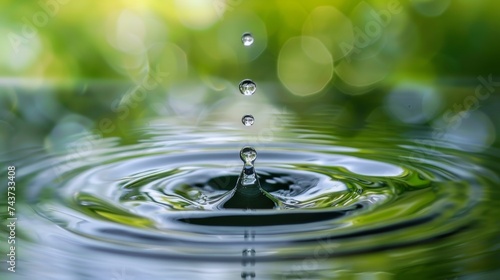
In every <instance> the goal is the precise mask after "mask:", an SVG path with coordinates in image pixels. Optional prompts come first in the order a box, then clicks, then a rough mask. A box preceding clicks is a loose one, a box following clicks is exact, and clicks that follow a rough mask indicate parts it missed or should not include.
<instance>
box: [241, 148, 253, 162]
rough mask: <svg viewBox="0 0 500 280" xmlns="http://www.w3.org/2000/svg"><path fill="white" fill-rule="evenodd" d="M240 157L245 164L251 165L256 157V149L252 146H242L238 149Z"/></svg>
mask: <svg viewBox="0 0 500 280" xmlns="http://www.w3.org/2000/svg"><path fill="white" fill-rule="evenodd" d="M240 158H241V160H242V161H243V162H245V164H249V165H253V163H254V162H255V159H256V158H257V151H255V149H254V148H252V147H248V146H247V147H243V149H241V151H240Z"/></svg>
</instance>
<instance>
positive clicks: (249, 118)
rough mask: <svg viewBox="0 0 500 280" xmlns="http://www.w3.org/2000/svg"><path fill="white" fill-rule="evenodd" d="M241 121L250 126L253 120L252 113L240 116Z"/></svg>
mask: <svg viewBox="0 0 500 280" xmlns="http://www.w3.org/2000/svg"><path fill="white" fill-rule="evenodd" d="M241 122H242V123H243V124H244V125H245V126H251V125H253V123H254V122H255V119H254V118H253V116H252V115H244V116H243V118H241Z"/></svg>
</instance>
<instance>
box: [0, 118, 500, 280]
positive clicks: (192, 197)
mask: <svg viewBox="0 0 500 280" xmlns="http://www.w3.org/2000/svg"><path fill="white" fill-rule="evenodd" d="M328 125H329V124H328ZM325 127H326V126H325ZM328 127H329V128H331V127H330V126H328ZM300 128H301V127H300ZM217 129H218V130H217V131H216V132H217V133H216V134H214V128H213V127H209V128H207V127H203V130H200V129H193V128H186V127H182V126H179V125H177V126H176V125H175V123H173V124H172V123H165V121H164V120H161V121H158V122H156V123H154V122H153V123H151V124H150V126H148V127H144V128H143V129H142V130H140V133H141V135H145V136H141V137H143V138H142V139H143V140H142V141H141V142H139V143H136V144H130V145H124V146H119V143H118V140H117V141H116V142H113V141H110V140H111V139H97V140H95V141H93V142H92V144H93V146H94V147H99V149H93V150H92V153H91V154H89V156H88V157H87V156H86V157H85V158H80V159H75V160H73V161H71V163H68V162H67V161H65V160H64V159H65V157H61V156H59V155H58V156H57V157H50V158H47V157H44V156H43V155H42V156H40V157H34V158H32V160H33V163H32V164H29V165H28V164H23V166H24V167H23V169H24V170H26V171H25V172H26V173H25V176H22V178H21V177H20V179H19V180H22V181H20V184H21V183H22V184H23V185H27V186H30V190H31V191H30V192H28V193H27V194H26V195H27V196H28V198H27V199H28V201H27V202H28V203H29V204H30V205H31V207H32V208H33V209H34V210H35V212H33V211H31V210H30V211H28V212H26V214H25V215H24V216H21V217H22V218H25V219H30V220H29V222H30V224H29V225H26V226H25V225H23V224H20V225H19V226H20V227H21V226H23V227H24V228H23V229H25V230H26V231H23V232H25V233H26V234H30V236H29V237H33V239H32V240H40V241H39V244H32V243H29V241H28V240H23V242H22V243H24V244H26V245H24V249H25V252H28V251H29V250H28V249H31V248H27V246H30V245H38V246H40V247H39V248H38V249H37V251H36V252H39V251H40V252H48V253H50V257H51V258H52V257H59V258H61V257H62V256H66V255H69V256H70V257H73V255H72V254H74V256H79V255H83V254H85V253H88V254H90V253H92V254H93V255H94V257H93V258H92V261H89V262H88V263H83V264H81V269H82V270H84V271H83V272H81V271H77V272H78V273H86V272H87V271H92V270H91V269H89V268H90V267H93V265H95V264H96V263H102V264H105V265H103V266H102V269H106V268H107V266H108V263H106V261H109V260H110V259H114V258H115V257H117V256H120V258H122V256H133V259H131V258H123V262H124V265H127V267H128V266H130V267H133V264H134V261H135V262H137V260H138V259H137V258H136V256H139V257H140V258H145V259H147V264H148V265H149V267H150V268H151V270H149V271H150V272H151V271H157V272H158V275H160V274H164V273H165V269H164V267H165V263H167V264H168V265H172V266H174V265H177V264H178V263H177V262H176V259H181V261H182V263H181V265H182V266H179V270H182V271H187V272H186V273H189V275H188V276H187V277H179V275H173V274H172V275H170V274H169V275H168V277H166V278H168V279H179V278H182V279H201V278H203V275H201V274H202V273H203V272H205V271H206V270H203V269H202V270H196V271H194V270H190V269H192V267H194V266H195V264H198V263H200V262H201V263H202V264H203V265H205V264H207V267H208V265H212V266H215V267H216V268H217V269H219V268H220V270H221V271H224V272H225V271H226V270H227V268H228V267H230V268H231V269H232V270H231V272H230V273H232V275H233V276H234V275H236V278H238V276H239V275H238V274H239V273H241V271H244V272H245V273H250V274H251V273H254V274H256V278H259V279H260V278H262V279H274V278H276V279H277V278H281V274H282V273H283V271H284V273H288V272H290V271H288V268H289V267H292V268H291V269H292V270H293V267H294V266H293V265H295V264H297V265H298V266H302V264H303V260H307V259H313V260H316V261H317V262H318V267H321V268H323V267H324V268H325V270H324V273H325V274H322V275H319V276H318V275H316V274H315V273H317V271H316V270H313V269H311V270H307V271H304V272H302V271H295V270H293V271H291V273H293V274H291V275H288V276H290V277H288V276H287V279H297V278H302V279H315V278H316V279H329V278H331V277H328V275H332V273H335V271H338V270H342V269H344V270H346V269H349V268H350V267H352V260H355V261H359V262H360V263H361V262H362V263H364V264H363V265H362V266H360V269H361V268H362V269H363V271H388V273H397V272H398V271H402V270H405V271H406V270H409V269H415V271H416V272H415V277H409V279H419V278H418V276H417V273H421V272H422V271H423V270H421V269H420V267H421V266H422V265H426V266H427V265H433V264H435V263H439V262H440V261H442V260H446V262H445V264H446V267H445V268H441V267H440V268H437V269H436V270H434V271H435V272H436V271H437V272H440V273H441V272H442V273H441V274H446V275H452V273H455V271H462V270H459V269H462V268H464V267H465V268H464V269H465V270H463V271H464V272H463V273H462V272H460V273H461V275H465V274H469V273H473V272H474V271H472V270H470V271H469V270H468V268H467V266H466V265H464V264H467V263H469V262H470V261H471V260H478V261H481V264H485V265H487V268H488V269H489V268H490V267H491V268H492V269H494V268H495V267H496V263H494V261H493V260H494V259H498V257H497V256H498V254H497V251H498V250H497V249H495V248H493V246H489V247H486V246H484V244H498V242H497V240H498V230H496V228H493V227H491V226H488V225H489V224H495V221H496V220H495V218H496V217H494V214H489V213H491V212H488V211H483V210H488V209H490V208H492V207H493V209H494V210H497V209H496V208H494V207H495V206H494V205H495V204H494V203H495V202H498V200H499V199H500V196H499V192H498V188H496V186H498V184H499V179H498V176H497V174H500V170H499V169H498V165H497V164H496V162H498V155H499V153H498V151H493V152H492V153H491V154H489V155H484V156H482V157H481V160H482V161H481V162H479V161H478V160H477V158H476V155H479V154H474V153H470V152H468V153H464V152H462V151H460V150H458V149H453V148H451V147H450V146H444V145H443V146H435V148H434V150H432V153H433V154H426V158H425V159H426V161H425V162H423V161H411V162H407V161H403V162H402V161H401V159H402V158H404V157H405V156H408V155H412V152H413V151H415V150H417V149H419V148H418V146H417V144H415V142H414V141H413V140H412V139H405V138H394V136H391V135H386V134H383V135H381V131H384V130H379V129H376V130H375V129H374V130H370V129H367V131H365V132H366V133H367V135H365V136H363V137H360V138H359V139H358V140H359V141H352V138H347V139H343V138H338V139H337V138H335V139H334V140H327V139H329V138H326V137H323V138H320V139H319V140H318V136H319V135H322V134H314V135H313V136H314V138H308V139H304V138H300V137H299V136H300V135H302V136H303V135H304V131H303V129H302V128H301V129H300V131H299V132H298V133H300V134H291V135H288V134H286V135H280V134H278V133H276V135H275V141H274V142H273V143H270V144H266V146H265V147H260V148H258V150H257V151H255V149H252V148H250V147H245V148H243V149H241V148H242V147H241V146H239V145H240V143H241V141H243V140H242V139H245V138H244V137H246V136H247V134H246V133H244V132H241V129H234V128H226V127H223V128H220V127H217ZM179 131H182V132H183V133H182V137H180V136H179ZM325 131H327V130H326V129H325ZM328 131H329V130H328ZM316 133H319V132H316ZM321 133H324V132H321ZM214 135H216V136H217V137H218V138H217V139H220V140H221V141H220V142H216V143H210V142H207V141H206V139H208V138H210V137H213V136H214ZM325 136H328V135H327V134H325ZM391 137H392V138H391ZM397 137H401V136H399V134H398V136H397ZM290 139H293V142H292V141H290ZM374 139H384V140H383V141H374ZM433 143H442V142H439V141H438V142H433ZM436 145H437V144H436ZM254 147H255V146H254ZM389 147H390V149H388V148H389ZM256 148H257V147H256ZM240 149H241V151H240ZM238 152H240V153H239V154H238ZM257 153H258V154H257ZM30 155H31V154H30ZM257 156H258V157H257ZM239 157H241V159H242V161H243V162H241V161H239ZM68 164H72V165H68ZM73 164H77V165H73ZM228 164H230V165H231V166H233V165H234V164H236V165H238V166H239V167H238V169H237V170H235V169H233V168H227V166H228ZM48 165H50V166H53V168H47V166H48ZM241 166H243V168H241ZM69 167H70V168H69ZM252 167H253V168H252ZM28 170H30V171H28ZM54 170H57V171H58V172H57V173H56V172H54ZM240 171H241V172H240ZM245 172H246V173H249V174H250V176H249V174H245ZM241 173H243V174H241ZM253 175H255V177H254V178H252V176H253ZM244 179H249V180H248V181H245V180H244ZM252 179H255V180H254V182H253V183H252V182H251V181H252ZM247 183H249V184H248V185H247ZM257 184H258V185H257ZM235 186H236V187H235ZM259 187H261V189H262V190H263V191H265V193H263V192H260V188H259ZM254 193H256V194H257V195H256V196H252V194H254ZM230 194H232V195H233V196H231V197H230V196H229V195H230ZM267 194H268V195H269V196H270V197H268V196H267ZM233 197H236V199H234V200H232V198H233ZM225 199H227V200H225ZM273 199H274V200H273ZM224 201H225V202H226V204H224ZM274 201H277V202H274ZM261 202H262V203H261ZM273 202H274V203H273ZM231 203H232V204H231ZM25 208H27V207H25ZM34 213H36V214H34ZM494 213H495V212H494ZM38 215H40V216H41V217H39V216H38ZM483 220H484V223H483V222H478V221H483ZM44 234H46V235H52V236H54V237H55V238H51V239H36V238H37V236H43V235H44ZM20 238H22V237H20ZM493 242H496V243H493ZM20 243H21V242H20ZM318 246H322V247H318ZM33 247H37V246H33ZM137 248H143V249H141V250H140V251H138V250H137ZM315 248H321V251H320V252H319V253H320V254H322V255H321V256H325V257H321V259H315V254H316V256H317V253H315V251H314V249H315ZM251 249H253V250H255V255H254V254H253V251H252V250H251ZM244 250H247V251H244ZM495 250H496V251H495ZM389 251H390V253H387V252H389ZM457 252H459V253H460V254H463V255H461V256H460V258H455V256H456V255H457ZM396 253H398V254H396ZM492 253H493V254H492ZM373 254H378V255H377V257H378V256H381V258H383V260H384V262H376V263H375V264H373V265H372V264H371V263H373V256H375V255H373ZM38 255H42V256H44V257H43V258H42V257H38ZM214 255H216V256H217V259H218V260H219V262H217V263H215V262H214V261H213V258H214ZM33 256H35V255H33ZM179 256H181V258H179ZM34 258H37V260H38V258H40V262H37V263H40V264H45V263H46V259H47V257H46V255H43V254H37V255H36V256H35V257H34ZM332 258H335V259H336V260H337V261H335V262H334V261H332ZM292 259H294V260H295V259H296V260H297V261H296V262H295V261H291V260H292ZM77 260H80V259H77ZM120 260H122V259H120ZM171 260H172V261H171ZM204 260H207V262H204ZM415 260H417V261H418V262H417V263H415V264H413V263H412V261H415ZM254 261H255V266H252V262H254ZM261 261H265V263H266V264H269V265H268V266H267V265H265V266H262V265H261V264H262V263H261ZM488 261H491V263H488ZM144 263H146V262H144ZM242 263H243V264H246V266H244V267H242ZM71 264H73V263H71ZM119 265H122V262H121V261H120V263H119ZM448 266H449V270H448ZM39 267H40V266H32V267H26V268H25V269H31V271H30V272H32V271H33V272H35V271H36V269H38V268H39ZM75 267H78V266H75ZM254 267H255V268H256V269H253V268H254ZM472 269H475V268H472ZM73 271H74V270H72V272H73ZM99 272H102V271H99ZM105 272H108V271H105ZM309 272H311V273H312V275H313V276H309V274H304V273H309ZM322 272H323V270H322V271H320V272H318V273H322ZM437 272H436V274H431V275H430V276H435V275H437ZM63 273H64V271H63ZM68 273H69V272H68ZM75 273H76V272H75ZM278 273H280V274H278ZM295 273H297V274H295ZM326 273H328V275H327V274H326ZM0 274H1V272H0ZM101 274H102V273H101ZM174 274H175V273H174ZM228 274H229V272H228ZM186 275H187V274H186ZM453 275H455V274H453ZM457 275H458V274H457ZM64 276H67V275H64ZM162 276H163V275H162ZM191 276H193V277H191ZM216 276H220V277H218V278H217V279H226V278H227V279H230V278H231V277H229V276H228V275H226V274H224V275H219V274H217V275H216ZM247 276H248V275H247ZM267 276H269V277H267ZM274 276H276V277H274ZM295 276H297V277H295ZM320 276H321V277H320ZM348 276H350V275H348ZM358 276H359V275H358ZM397 276H399V275H397ZM412 276H413V274H412ZM483 276H484V275H483ZM0 277H1V276H0ZM273 277H274V278H273ZM42 278H43V277H42ZM45 278H47V279H48V278H50V277H45ZM45 278H43V279H45ZM72 278H75V277H74V275H72V276H68V277H65V278H62V277H61V279H72ZM146 278H147V279H165V277H164V278H159V277H146ZM214 278H215V277H214ZM233 278H234V277H233ZM351 278H352V279H357V278H360V277H357V276H355V277H351ZM395 278H397V277H395ZM429 278H430V279H434V278H439V277H429ZM479 278H481V277H479ZM479 278H478V279H479ZM483 278H485V277H483ZM2 279H3V278H2ZM89 279H90V278H89ZM92 279H98V280H101V279H103V280H104V279H106V278H105V277H99V276H97V277H95V278H92ZM107 279H109V277H108V278H107ZM231 279H232V278H231ZM481 279H482V278H481ZM485 279H486V278H485ZM491 279H495V278H494V277H492V278H491Z"/></svg>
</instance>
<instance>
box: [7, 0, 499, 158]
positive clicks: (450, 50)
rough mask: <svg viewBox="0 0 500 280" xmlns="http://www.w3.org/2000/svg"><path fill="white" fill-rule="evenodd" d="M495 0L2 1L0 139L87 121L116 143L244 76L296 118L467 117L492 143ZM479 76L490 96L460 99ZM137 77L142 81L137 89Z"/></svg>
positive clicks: (452, 120)
mask: <svg viewBox="0 0 500 280" xmlns="http://www.w3.org/2000/svg"><path fill="white" fill-rule="evenodd" d="M499 6H500V3H499V2H498V1H493V0H489V1H488V0H480V1H466V0H455V1H451V0H436V1H429V0H414V1H396V0H391V1H375V0H372V1H341V0H338V1H319V0H315V1H279V0H275V1H260V0H255V1H244V0H227V1H224V0H198V1H195V0H189V1H180V0H179V1H173V0H171V1H140V2H138V1H72V0H60V1H59V2H58V1H56V0H47V1H24V2H22V3H20V2H17V1H2V3H1V4H0V11H1V12H0V15H1V16H0V34H1V35H2V36H3V40H1V41H0V76H1V80H2V82H1V84H0V91H1V94H0V104H1V109H2V114H1V115H0V129H1V130H2V131H3V132H2V141H1V144H2V147H3V149H4V150H9V149H10V148H11V147H12V146H21V147H22V146H25V145H28V146H29V145H32V144H40V141H42V142H43V141H46V139H45V136H46V135H48V134H49V133H51V131H53V129H54V128H55V127H56V126H57V124H58V123H59V122H60V121H61V120H63V119H64V118H65V117H68V116H70V117H71V118H73V119H72V121H74V122H76V123H78V126H79V127H73V128H72V129H69V130H68V131H66V132H64V133H65V134H72V133H76V132H80V131H81V130H87V131H90V130H94V132H96V131H95V129H97V130H98V131H97V133H101V134H103V136H112V135H114V136H121V137H124V138H127V137H128V136H127V135H128V133H127V131H128V129H129V128H130V124H131V123H133V122H134V121H136V120H141V119H144V118H146V117H155V116H158V115H160V116H162V117H164V116H168V117H174V118H176V117H177V118H187V119H190V118H192V119H199V118H204V117H205V115H207V114H205V115H203V116H201V115H200V114H199V112H202V111H203V112H205V113H206V110H207V108H214V107H213V105H214V104H217V103H218V102H220V101H221V100H223V99H224V98H226V97H227V96H233V97H234V95H235V94H238V93H237V85H238V83H239V81H241V80H242V79H244V78H251V79H253V80H254V81H255V82H256V83H257V84H258V86H259V87H260V89H262V90H261V91H259V94H260V95H261V99H259V100H258V103H260V104H262V103H264V104H268V105H270V106H274V107H278V108H286V109H287V110H288V111H290V112H293V113H296V114H298V115H299V116H300V118H301V119H303V120H307V119H313V120H317V119H318V118H317V117H313V115H314V114H315V113H318V112H323V117H322V118H321V120H322V121H326V122H330V123H332V124H335V125H337V126H340V127H346V128H349V129H351V128H356V129H358V130H357V131H362V129H363V128H364V127H365V125H366V123H369V122H372V121H376V122H379V123H384V124H385V125H387V126H388V127H390V125H397V124H404V125H407V124H411V125H415V124H416V125H424V126H436V125H437V126H441V127H443V126H444V127H453V129H455V128H458V129H459V131H461V130H460V126H461V125H462V123H463V122H464V121H465V120H466V118H465V116H466V115H465V114H467V113H468V112H469V111H473V112H472V113H473V114H472V115H473V118H471V119H470V120H469V122H470V123H469V125H470V126H471V127H474V126H475V124H476V123H483V126H485V127H484V129H483V131H484V132H483V134H484V135H483V136H484V137H483V138H485V139H486V138H487V139H489V140H487V141H486V140H484V139H482V140H484V141H483V142H485V141H486V142H485V143H486V146H490V145H495V144H494V142H497V141H496V135H497V131H499V130H500V125H499V122H498V121H497V119H498V114H497V110H496V108H497V107H498V106H499V104H500V103H499V102H500V101H499V99H498V93H497V92H498V82H494V81H498V80H499V78H498V76H499V71H500V67H498V65H499V63H500V56H498V55H497V54H496V52H497V50H498V49H499V42H498V38H500V20H498V13H497V11H498V9H499V8H500V7H499ZM243 32H252V33H253V35H254V37H255V43H254V44H253V45H252V46H251V47H246V48H245V47H243V46H242V44H241V41H240V38H241V34H242V33H243ZM158 73H159V74H158ZM158 76H160V77H159V78H158ZM478 77H483V78H484V79H485V80H490V81H493V83H490V88H489V89H488V90H489V91H488V92H483V93H484V94H486V93H488V97H487V98H486V99H485V100H483V99H481V100H479V99H477V98H476V100H473V99H468V100H467V98H472V97H469V96H474V94H475V90H476V88H477V87H478V86H479V85H481V84H482V83H481V82H480V81H479V80H478ZM151 78H153V79H154V80H151ZM145 84H149V85H153V87H152V88H151V87H150V88H148V89H146V90H144V85H145ZM491 84H494V86H493V87H491ZM141 87H142V88H141ZM138 91H139V92H138ZM490 93H491V94H490ZM172 98H173V99H176V98H184V99H182V100H180V101H179V100H177V99H176V100H175V102H174V101H172ZM228 102H229V103H230V102H231V101H228ZM456 104H458V107H457V106H455V105H456ZM215 108H218V109H213V110H212V111H217V112H216V114H217V115H218V116H219V117H218V118H216V120H229V119H235V118H240V116H239V115H238V114H240V113H237V114H236V113H234V112H232V113H230V112H228V113H227V114H223V111H224V110H223V109H224V108H227V106H226V107H222V108H220V107H215ZM471 108H472V109H471ZM339 110H340V111H339ZM450 110H451V111H450ZM334 111H336V112H337V113H336V114H335V117H332V113H331V112H334ZM193 112H197V113H193ZM339 112H341V113H339ZM212 113H214V112H210V114H208V115H213V114H212ZM197 114H198V115H197ZM457 114H458V115H457ZM460 114H462V115H460ZM478 114H479V115H480V116H479V117H477V116H476V115H478ZM467 116H468V115H467ZM75 118H76V120H75ZM325 118H326V119H325ZM443 119H444V122H443ZM485 119H486V121H485ZM103 120H104V121H103ZM101 122H102V125H101ZM485 123H487V124H486V125H485ZM110 126H111V128H112V129H107V128H109V127H110ZM21 128H22V129H21ZM116 128H118V129H116ZM467 129H468V128H466V127H464V128H463V129H462V130H465V132H464V133H465V134H467ZM327 130H328V128H327ZM401 130H402V131H404V129H401ZM64 133H63V134H64ZM338 133H342V131H338ZM465 136H466V137H465V138H467V135H465ZM34 139H38V140H34ZM483 142H481V143H482V144H484V143H483ZM492 143H493V144H492Z"/></svg>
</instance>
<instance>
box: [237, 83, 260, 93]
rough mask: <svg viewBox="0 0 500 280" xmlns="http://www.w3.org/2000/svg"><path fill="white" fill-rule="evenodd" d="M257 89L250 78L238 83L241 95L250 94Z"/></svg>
mask: <svg viewBox="0 0 500 280" xmlns="http://www.w3.org/2000/svg"><path fill="white" fill-rule="evenodd" d="M256 90H257V85H256V84H255V83H254V82H253V81H252V80H250V79H245V80H243V81H241V83H240V92H241V94H243V95H252V94H254V93H255V91H256Z"/></svg>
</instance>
